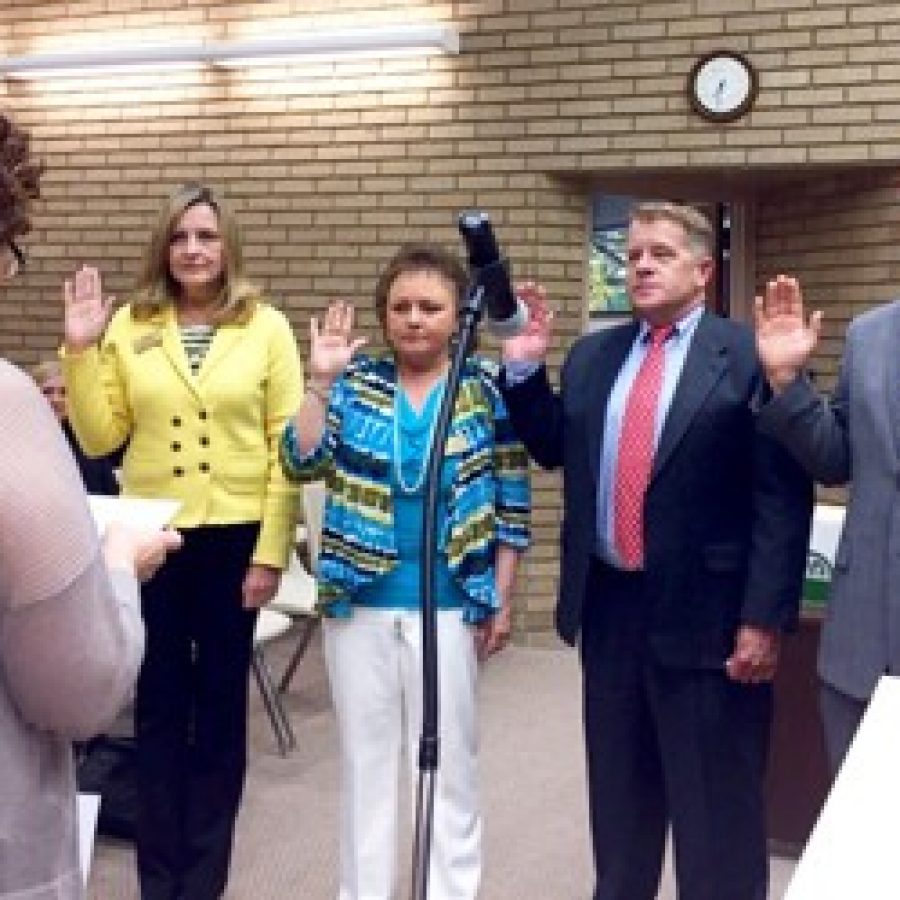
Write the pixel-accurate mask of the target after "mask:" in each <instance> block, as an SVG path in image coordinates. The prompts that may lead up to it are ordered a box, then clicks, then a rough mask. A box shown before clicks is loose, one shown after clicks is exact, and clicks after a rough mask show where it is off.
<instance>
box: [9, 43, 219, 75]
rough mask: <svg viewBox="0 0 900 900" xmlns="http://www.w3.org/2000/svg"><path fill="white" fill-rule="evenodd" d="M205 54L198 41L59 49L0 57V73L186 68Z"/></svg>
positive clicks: (96, 72) (102, 72) (99, 72)
mask: <svg viewBox="0 0 900 900" xmlns="http://www.w3.org/2000/svg"><path fill="white" fill-rule="evenodd" d="M206 53H207V50H206V45H205V44H204V43H203V42H202V41H190V42H183V41H182V42H173V43H169V44H130V45H124V44H123V45H122V46H121V47H104V48H100V49H94V48H83V49H80V50H60V51H58V52H49V53H30V54H28V55H27V56H8V57H4V58H0V73H2V74H3V76H4V77H6V78H43V77H54V78H56V77H60V78H71V77H77V76H84V75H108V74H114V73H117V72H144V71H147V70H151V69H152V70H154V71H158V70H159V69H179V68H184V69H189V68H197V67H198V66H200V65H201V64H203V63H204V62H205V61H206Z"/></svg>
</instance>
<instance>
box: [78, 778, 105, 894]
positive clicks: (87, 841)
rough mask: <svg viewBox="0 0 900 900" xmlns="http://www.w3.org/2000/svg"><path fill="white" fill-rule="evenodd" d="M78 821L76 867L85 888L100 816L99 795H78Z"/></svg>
mask: <svg viewBox="0 0 900 900" xmlns="http://www.w3.org/2000/svg"><path fill="white" fill-rule="evenodd" d="M75 813H76V817H77V819H78V865H79V868H80V869H81V877H82V879H83V880H84V884H85V887H87V881H88V873H89V872H90V869H91V857H92V856H93V853H94V835H96V833H97V816H98V815H99V814H100V795H99V794H78V795H77V797H76V800H75Z"/></svg>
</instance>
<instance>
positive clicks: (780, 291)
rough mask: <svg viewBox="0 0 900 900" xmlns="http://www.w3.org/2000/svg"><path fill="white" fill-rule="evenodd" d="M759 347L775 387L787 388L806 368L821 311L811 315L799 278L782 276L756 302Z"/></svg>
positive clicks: (770, 283)
mask: <svg viewBox="0 0 900 900" xmlns="http://www.w3.org/2000/svg"><path fill="white" fill-rule="evenodd" d="M755 318H756V348H757V352H758V353H759V359H760V362H761V363H762V365H763V368H764V369H765V370H766V377H767V378H768V379H769V383H770V384H771V385H772V389H773V390H774V391H776V392H779V391H781V390H783V389H784V388H786V387H787V386H788V385H789V384H790V383H791V382H792V381H793V380H794V379H795V378H796V377H797V375H798V374H799V373H800V371H801V370H802V369H803V368H804V366H805V365H806V363H807V361H808V360H809V357H810V355H811V354H812V352H813V350H814V349H815V346H816V343H817V341H818V340H819V332H820V331H821V327H822V313H821V311H820V310H816V311H815V312H813V313H811V314H810V316H809V318H808V319H807V318H806V315H805V313H804V310H803V294H802V292H801V290H800V284H799V282H798V281H797V279H796V278H789V277H788V276H786V275H779V276H778V277H777V278H775V279H774V280H773V281H769V282H768V283H767V284H766V290H765V294H764V295H763V296H761V297H760V296H757V298H756V302H755Z"/></svg>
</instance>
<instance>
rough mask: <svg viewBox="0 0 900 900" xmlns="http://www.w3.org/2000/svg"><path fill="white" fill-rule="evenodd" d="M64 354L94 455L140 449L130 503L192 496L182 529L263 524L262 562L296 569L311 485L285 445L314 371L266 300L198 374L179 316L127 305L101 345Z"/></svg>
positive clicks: (234, 327) (229, 327) (213, 349)
mask: <svg viewBox="0 0 900 900" xmlns="http://www.w3.org/2000/svg"><path fill="white" fill-rule="evenodd" d="M60 356H61V359H62V369H63V376H64V378H65V382H66V390H67V392H68V401H69V419H70V421H71V423H72V427H73V428H74V430H75V434H76V436H77V438H78V441H79V443H80V444H81V446H82V448H83V449H84V451H85V452H86V453H87V454H88V455H89V456H100V455H103V454H106V453H110V452H111V451H113V450H115V449H116V448H117V447H120V446H121V445H122V444H123V443H124V442H125V441H126V440H127V441H128V442H129V443H128V449H127V450H126V452H125V457H124V459H123V462H122V493H123V494H124V495H126V496H134V497H172V498H175V499H177V500H180V501H181V503H182V507H181V510H180V512H179V513H178V516H177V517H176V519H175V520H174V523H173V524H174V525H176V526H177V527H183V528H192V527H197V526H199V525H225V524H233V523H237V522H255V521H259V522H260V523H261V530H260V535H259V540H258V541H257V544H256V549H255V551H254V554H253V561H254V562H257V563H263V564H266V565H271V566H277V567H279V568H284V566H285V565H286V563H287V559H288V552H289V549H290V544H291V540H292V537H293V534H294V523H295V521H296V515H297V506H298V503H297V500H298V490H299V489H298V488H297V487H295V486H293V485H291V484H289V483H288V481H287V480H286V479H285V477H284V475H283V473H282V469H281V465H280V463H279V460H278V443H279V440H280V438H281V432H282V430H283V429H284V426H285V423H286V422H287V420H288V418H289V417H290V416H292V415H293V414H294V413H295V412H296V410H297V406H298V405H299V403H300V397H301V394H302V374H301V370H300V362H299V359H298V356H297V348H296V345H295V343H294V336H293V333H292V331H291V327H290V325H289V324H288V321H287V319H286V318H285V317H284V315H283V314H282V313H281V312H279V311H278V310H276V309H274V308H273V307H271V306H269V305H267V304H264V303H261V304H259V305H258V306H257V307H256V309H255V310H254V311H253V313H252V314H251V315H250V316H249V318H248V319H247V320H246V321H243V322H235V323H229V324H225V325H220V326H219V327H218V328H217V330H216V332H215V335H214V337H213V340H212V344H211V345H210V348H209V351H208V353H207V355H206V358H205V359H204V360H203V364H202V366H201V368H200V372H199V374H198V375H197V376H196V377H195V376H194V375H192V374H191V369H190V365H189V363H188V360H187V356H186V355H185V352H184V348H183V346H182V342H181V335H180V333H179V331H178V322H177V319H176V316H175V310H174V309H173V308H169V309H166V310H164V311H163V312H161V313H159V314H157V315H156V316H154V317H153V318H151V319H148V320H146V321H140V322H139V321H135V320H134V319H133V318H132V317H131V309H130V307H129V306H124V307H122V308H121V309H119V310H118V311H117V312H116V314H115V315H114V316H113V318H112V320H111V321H110V323H109V326H108V328H107V329H106V334H105V335H104V336H103V340H102V342H101V344H100V346H99V348H98V347H91V348H88V349H87V350H85V351H83V352H81V353H77V354H73V353H66V352H64V351H61V353H60Z"/></svg>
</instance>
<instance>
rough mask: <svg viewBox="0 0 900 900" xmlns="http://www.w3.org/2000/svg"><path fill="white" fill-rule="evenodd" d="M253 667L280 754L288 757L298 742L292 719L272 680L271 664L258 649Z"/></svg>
mask: <svg viewBox="0 0 900 900" xmlns="http://www.w3.org/2000/svg"><path fill="white" fill-rule="evenodd" d="M251 665H252V667H253V674H254V675H255V676H256V683H257V684H258V685H259V692H260V694H261V695H262V699H263V704H264V705H265V707H266V712H267V713H268V716H269V721H270V722H271V723H272V729H273V731H274V732H275V740H276V741H277V742H278V752H279V753H280V754H281V755H282V756H287V754H288V751H290V750H293V749H294V748H295V747H296V746H297V740H296V738H295V737H294V730H293V728H291V722H290V719H288V716H287V713H286V712H285V710H284V706H283V705H282V703H281V698H280V697H279V696H278V693H277V691H276V690H275V684H274V681H273V679H272V672H271V670H270V669H269V664H268V663H267V662H266V659H265V656H264V655H263V653H262V650H260V649H259V648H258V647H254V648H253V655H252V657H251Z"/></svg>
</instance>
